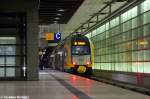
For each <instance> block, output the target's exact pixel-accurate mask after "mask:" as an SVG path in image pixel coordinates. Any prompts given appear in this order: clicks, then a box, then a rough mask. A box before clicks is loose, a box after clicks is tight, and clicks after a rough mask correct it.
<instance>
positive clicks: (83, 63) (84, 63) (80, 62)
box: [71, 36, 92, 75]
mask: <svg viewBox="0 0 150 99" xmlns="http://www.w3.org/2000/svg"><path fill="white" fill-rule="evenodd" d="M71 42H72V44H71V61H72V64H73V65H74V70H75V72H77V73H80V74H89V75H90V74H92V54H91V52H92V51H91V48H90V42H89V40H88V38H87V37H85V36H81V37H74V38H73V39H72V41H71Z"/></svg>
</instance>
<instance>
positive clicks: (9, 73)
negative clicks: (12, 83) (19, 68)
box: [6, 68, 15, 77]
mask: <svg viewBox="0 0 150 99" xmlns="http://www.w3.org/2000/svg"><path fill="white" fill-rule="evenodd" d="M6 77H15V68H6Z"/></svg>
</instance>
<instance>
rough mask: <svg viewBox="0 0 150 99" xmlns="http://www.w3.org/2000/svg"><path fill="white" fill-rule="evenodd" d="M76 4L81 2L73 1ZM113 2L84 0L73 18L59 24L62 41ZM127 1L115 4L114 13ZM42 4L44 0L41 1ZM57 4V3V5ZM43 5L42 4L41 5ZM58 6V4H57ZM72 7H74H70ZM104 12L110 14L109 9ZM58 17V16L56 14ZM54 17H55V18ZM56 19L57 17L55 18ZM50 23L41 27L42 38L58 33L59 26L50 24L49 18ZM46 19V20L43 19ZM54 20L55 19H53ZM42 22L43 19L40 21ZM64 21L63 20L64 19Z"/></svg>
mask: <svg viewBox="0 0 150 99" xmlns="http://www.w3.org/2000/svg"><path fill="white" fill-rule="evenodd" d="M43 1H44V0H43ZM47 1H57V2H58V1H63V2H64V1H72V0H47ZM73 1H74V2H79V1H80V0H73ZM110 1H111V0H84V1H83V0H82V1H80V3H81V4H79V6H78V8H77V9H76V10H74V11H75V12H74V14H72V15H71V17H69V18H70V19H69V18H68V20H67V21H65V20H64V21H65V22H63V23H59V26H60V28H59V31H60V32H61V33H62V39H64V38H65V37H67V36H68V35H69V34H70V33H71V32H73V31H74V30H75V29H77V28H78V27H79V26H80V25H81V24H83V23H84V22H85V21H87V20H88V19H89V18H90V17H91V16H92V15H93V14H95V13H97V12H98V11H99V10H100V9H102V8H103V7H104V6H105V5H106V4H107V2H110ZM126 1H127V0H116V2H115V3H113V4H112V13H113V12H114V11H115V10H117V9H118V8H119V7H121V6H122V5H124V4H125V3H126ZM41 2H42V0H41ZM57 2H56V3H57ZM41 4H42V3H41ZM56 5H58V4H56ZM70 6H72V5H70ZM104 12H109V8H106V9H105V10H104ZM55 15H56V14H55ZM106 16H107V15H100V16H99V19H103V18H104V17H106ZM53 17H54V16H53ZM55 17H56V16H55ZM46 18H47V19H48V20H49V21H47V24H45V25H40V26H39V28H40V31H39V35H40V38H44V37H45V34H44V33H45V32H47V31H49V32H52V31H58V24H57V23H54V22H53V21H52V20H51V23H50V24H48V22H50V19H49V16H47V17H46ZM43 19H44V18H43ZM47 19H45V21H46V20H47ZM53 19H54V18H53ZM40 20H42V19H40ZM62 21H63V19H62Z"/></svg>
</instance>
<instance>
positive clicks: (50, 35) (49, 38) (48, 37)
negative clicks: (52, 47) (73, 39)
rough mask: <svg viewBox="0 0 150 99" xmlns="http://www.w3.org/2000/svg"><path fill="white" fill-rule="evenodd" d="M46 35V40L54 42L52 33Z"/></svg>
mask: <svg viewBox="0 0 150 99" xmlns="http://www.w3.org/2000/svg"><path fill="white" fill-rule="evenodd" d="M45 34H46V40H48V41H49V40H54V32H49V33H45Z"/></svg>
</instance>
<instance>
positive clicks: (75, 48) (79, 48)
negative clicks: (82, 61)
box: [72, 46, 90, 55]
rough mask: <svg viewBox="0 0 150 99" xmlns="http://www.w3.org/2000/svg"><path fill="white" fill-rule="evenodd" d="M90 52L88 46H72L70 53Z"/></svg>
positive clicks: (86, 53)
mask: <svg viewBox="0 0 150 99" xmlns="http://www.w3.org/2000/svg"><path fill="white" fill-rule="evenodd" d="M88 54H90V47H89V46H72V55H88Z"/></svg>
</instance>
